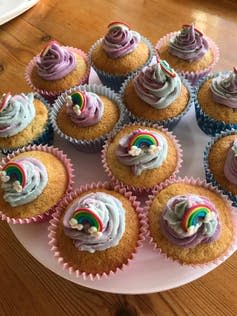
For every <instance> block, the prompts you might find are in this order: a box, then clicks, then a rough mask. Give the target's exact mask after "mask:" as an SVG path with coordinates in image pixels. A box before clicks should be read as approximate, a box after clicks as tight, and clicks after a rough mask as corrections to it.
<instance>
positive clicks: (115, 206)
mask: <svg viewBox="0 0 237 316" xmlns="http://www.w3.org/2000/svg"><path fill="white" fill-rule="evenodd" d="M140 211H141V210H140V209H139V203H138V202H136V199H135V197H134V196H132V195H131V192H126V191H125V190H124V189H120V188H112V187H111V186H110V185H108V184H106V183H104V184H102V183H98V184H92V185H87V186H86V187H81V188H80V189H78V190H77V191H75V192H74V193H72V194H71V195H69V196H68V197H67V198H66V199H65V201H64V202H63V203H62V204H61V206H60V207H59V208H58V210H57V212H56V213H55V214H54V215H53V220H52V221H51V222H50V224H51V226H50V228H49V230H50V234H49V238H50V242H49V244H50V246H51V250H52V251H53V252H54V255H55V256H56V258H57V259H58V262H60V263H61V264H62V265H63V267H64V269H65V268H66V269H68V270H69V271H70V273H73V274H74V275H75V276H76V277H78V276H79V275H82V276H83V278H87V277H88V276H89V277H90V278H91V279H94V278H95V277H97V278H100V277H101V276H108V275H112V274H114V273H115V272H116V271H117V270H118V269H120V270H121V269H123V268H124V267H125V266H126V265H127V264H128V263H129V261H130V260H131V259H132V258H133V256H134V254H135V253H136V251H137V248H138V246H140V245H141V240H142V239H143V237H142V229H141V223H140V217H141V216H140V215H139V214H140ZM128 240H129V242H128Z"/></svg>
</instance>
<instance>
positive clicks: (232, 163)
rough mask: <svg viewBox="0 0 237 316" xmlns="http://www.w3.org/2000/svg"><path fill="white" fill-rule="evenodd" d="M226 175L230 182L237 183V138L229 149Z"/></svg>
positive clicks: (225, 168)
mask: <svg viewBox="0 0 237 316" xmlns="http://www.w3.org/2000/svg"><path fill="white" fill-rule="evenodd" d="M224 175H225V177H226V179H227V180H228V181H229V182H230V183H232V184H234V185H237V138H236V139H235V140H234V142H233V144H232V146H231V147H230V149H229V150H228V153H227V157H226V160H225V164H224Z"/></svg>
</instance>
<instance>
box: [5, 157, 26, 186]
mask: <svg viewBox="0 0 237 316" xmlns="http://www.w3.org/2000/svg"><path fill="white" fill-rule="evenodd" d="M2 171H3V172H5V174H6V176H8V177H9V180H11V181H14V182H15V181H18V182H19V184H20V185H21V187H22V188H24V186H25V184H26V173H25V171H24V169H23V168H22V166H21V165H20V164H19V163H17V162H13V161H11V162H9V163H7V164H6V165H5V166H4V167H3V169H2Z"/></svg>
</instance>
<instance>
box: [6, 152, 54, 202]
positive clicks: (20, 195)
mask: <svg viewBox="0 0 237 316" xmlns="http://www.w3.org/2000/svg"><path fill="white" fill-rule="evenodd" d="M14 163H17V164H18V167H19V166H20V170H21V172H22V173H23V176H24V177H25V181H24V182H25V183H24V185H21V184H20V182H19V181H18V180H19V178H18V171H19V168H18V167H15V168H18V170H17V169H15V170H13V169H11V170H10V171H9V173H6V172H5V171H2V172H1V182H2V184H1V188H2V189H3V191H4V195H3V198H4V200H5V201H7V202H8V203H9V204H10V205H11V206H12V207H16V206H19V205H24V204H27V203H30V202H32V201H33V200H35V199H36V198H37V197H38V196H39V195H40V194H41V193H42V192H43V190H44V188H45V187H46V185H47V183H48V174H47V170H46V168H45V166H44V165H43V164H42V163H41V162H40V161H39V160H37V159H35V158H28V157H24V158H21V159H17V160H14Z"/></svg>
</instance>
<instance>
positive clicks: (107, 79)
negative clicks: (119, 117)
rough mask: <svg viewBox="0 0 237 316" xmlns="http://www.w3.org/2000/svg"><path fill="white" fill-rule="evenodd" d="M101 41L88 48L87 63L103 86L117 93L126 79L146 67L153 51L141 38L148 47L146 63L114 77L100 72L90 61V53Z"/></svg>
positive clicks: (146, 41) (142, 38)
mask: <svg viewBox="0 0 237 316" xmlns="http://www.w3.org/2000/svg"><path fill="white" fill-rule="evenodd" d="M102 40H103V38H100V39H99V40H97V41H96V42H95V43H94V44H93V45H92V47H91V48H90V50H89V53H88V55H89V62H90V64H91V66H92V67H93V68H94V70H95V72H96V73H97V75H98V77H99V79H100V81H101V82H102V83H103V85H105V86H107V87H109V88H111V89H112V90H114V91H115V92H119V90H120V88H121V85H122V84H123V82H124V81H125V80H126V79H127V78H128V77H130V76H131V75H132V74H133V73H136V72H138V71H140V70H141V69H142V68H143V67H145V66H148V65H149V64H150V62H151V60H152V58H153V56H154V55H155V50H154V47H153V46H152V44H151V42H150V41H149V40H148V39H147V38H145V37H143V36H141V40H142V41H143V42H144V43H145V44H146V45H147V46H148V47H149V58H148V60H147V62H146V63H145V64H144V65H142V66H141V67H139V68H137V69H135V70H134V71H131V72H129V73H128V74H125V75H115V74H112V73H109V72H105V71H102V70H100V69H98V68H97V67H96V66H95V65H94V63H93V61H92V52H93V50H94V49H95V47H96V46H98V45H99V44H101V42H102Z"/></svg>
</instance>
